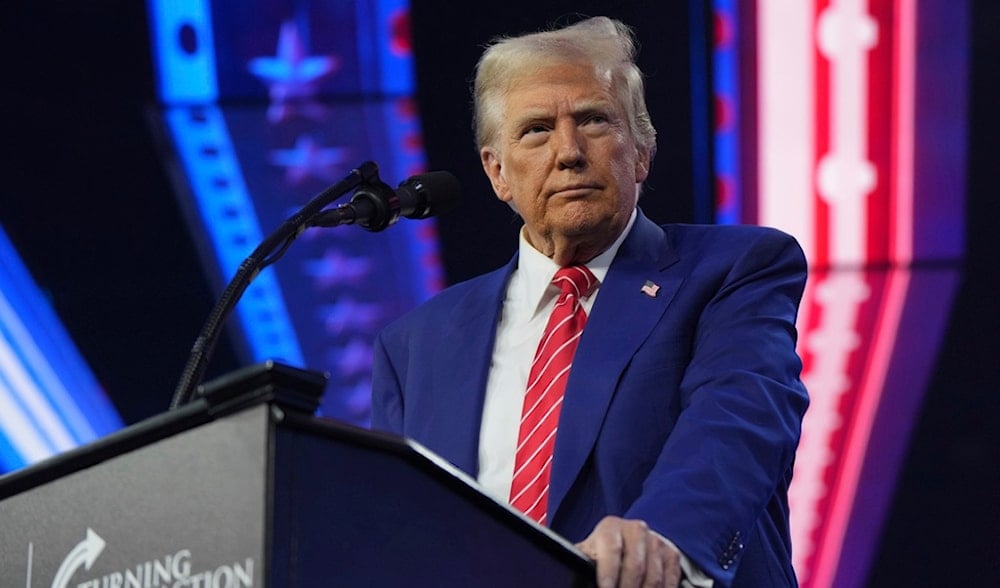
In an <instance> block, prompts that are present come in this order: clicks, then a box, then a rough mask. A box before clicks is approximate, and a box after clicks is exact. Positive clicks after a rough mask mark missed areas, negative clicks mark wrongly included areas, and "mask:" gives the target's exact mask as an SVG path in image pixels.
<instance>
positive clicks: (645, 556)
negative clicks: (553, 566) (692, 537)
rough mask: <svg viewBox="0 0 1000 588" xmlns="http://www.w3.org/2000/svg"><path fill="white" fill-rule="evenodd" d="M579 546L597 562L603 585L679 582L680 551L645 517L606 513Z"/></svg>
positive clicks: (633, 587)
mask: <svg viewBox="0 0 1000 588" xmlns="http://www.w3.org/2000/svg"><path fill="white" fill-rule="evenodd" d="M577 547H579V549H580V550H581V551H583V553H585V554H586V555H587V556H588V557H590V558H591V559H593V560H594V561H595V562H596V564H597V585H598V586H599V587H600V588H612V587H615V586H620V587H622V588H640V587H643V588H654V587H655V588H659V587H669V588H673V587H675V586H677V585H678V584H679V583H680V579H681V569H680V552H679V551H678V550H677V548H676V547H675V546H674V545H673V544H672V543H670V541H668V540H666V539H665V538H664V537H663V536H661V535H659V534H658V533H656V532H654V531H652V530H651V529H650V528H649V527H648V526H647V525H646V523H645V522H643V521H638V520H625V519H621V518H619V517H605V518H604V519H602V520H601V522H600V523H598V525H597V526H596V527H595V528H594V531H593V532H592V533H591V534H590V535H589V536H588V537H587V538H586V539H584V540H583V541H582V542H581V543H579V544H578V545H577Z"/></svg>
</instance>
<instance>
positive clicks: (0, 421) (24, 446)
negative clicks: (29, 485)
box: [0, 349, 53, 463]
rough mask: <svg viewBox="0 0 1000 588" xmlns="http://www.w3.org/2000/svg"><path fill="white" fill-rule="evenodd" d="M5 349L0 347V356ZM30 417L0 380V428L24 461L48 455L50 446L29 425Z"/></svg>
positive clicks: (29, 461) (37, 459)
mask: <svg viewBox="0 0 1000 588" xmlns="http://www.w3.org/2000/svg"><path fill="white" fill-rule="evenodd" d="M4 354H5V351H4V350H2V349H0V356H2V355H4ZM30 423H31V418H30V417H29V416H28V414H27V413H25V412H24V411H23V410H22V409H21V406H20V404H18V402H17V401H16V400H14V393H13V391H12V390H11V389H10V388H9V387H8V386H7V385H6V384H5V383H4V382H3V381H2V380H0V430H2V431H3V434H4V436H5V437H6V438H7V441H8V442H10V444H11V445H12V446H13V447H14V449H15V450H16V451H17V452H18V453H19V454H20V455H21V457H22V458H23V459H24V460H25V462H26V463H34V462H36V461H39V460H42V459H45V458H47V457H50V456H51V455H52V453H53V451H52V447H51V446H50V445H49V444H48V442H47V441H46V440H45V439H44V438H42V436H41V435H39V432H38V431H37V430H36V429H35V428H34V427H32V426H31V424H30Z"/></svg>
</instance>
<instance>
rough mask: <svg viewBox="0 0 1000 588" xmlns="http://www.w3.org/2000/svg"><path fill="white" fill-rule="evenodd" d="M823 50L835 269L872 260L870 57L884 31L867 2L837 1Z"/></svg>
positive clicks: (826, 184)
mask: <svg viewBox="0 0 1000 588" xmlns="http://www.w3.org/2000/svg"><path fill="white" fill-rule="evenodd" d="M818 32H819V34H818V40H819V48H820V51H821V52H822V53H823V54H824V55H825V56H826V58H827V59H828V60H829V63H830V113H829V114H830V152H829V153H827V154H824V155H823V157H822V159H821V160H820V163H819V172H818V179H819V181H818V187H819V194H820V197H821V198H822V199H823V200H824V201H826V203H827V204H828V205H829V206H830V235H831V243H830V263H832V264H840V263H843V264H851V265H861V264H863V263H864V262H866V261H868V259H867V253H868V251H867V241H868V240H867V234H866V231H867V230H868V214H867V208H866V207H867V196H868V195H869V193H871V191H872V189H873V188H874V187H875V182H876V181H877V176H876V170H875V166H874V165H873V164H872V163H871V161H869V160H868V155H867V151H868V52H869V51H870V50H871V48H872V47H873V46H874V45H875V42H876V40H877V38H878V28H877V26H876V24H875V22H874V20H873V19H872V18H871V16H869V14H868V3H867V2H866V1H865V0H834V2H833V3H832V4H831V6H830V7H828V8H827V9H826V10H824V11H823V13H822V14H820V17H819V31H818Z"/></svg>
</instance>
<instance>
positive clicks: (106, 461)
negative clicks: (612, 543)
mask: <svg viewBox="0 0 1000 588" xmlns="http://www.w3.org/2000/svg"><path fill="white" fill-rule="evenodd" d="M293 371H295V372H297V370H289V369H288V368H280V369H278V370H277V373H276V372H275V369H274V366H268V369H266V370H264V372H263V373H262V372H253V373H250V375H249V376H247V375H246V374H242V375H239V376H237V377H233V378H230V379H228V380H227V381H224V382H222V384H221V385H220V386H219V387H218V389H217V390H215V391H214V393H211V394H209V395H208V396H207V397H203V398H201V399H199V400H198V401H196V402H194V403H192V404H189V405H186V406H184V407H182V408H181V409H179V410H176V411H172V412H170V413H167V414H165V415H161V416H159V417H155V418H153V419H150V420H149V421H144V422H143V423H139V424H138V425H135V426H133V427H129V428H128V429H125V430H123V431H121V432H120V433H117V434H115V435H112V436H110V437H108V438H105V439H103V440H101V441H98V442H97V443H94V444H92V445H89V446H86V447H83V448H80V449H78V450H74V451H73V452H70V453H67V454H65V455H63V456H59V457H57V458H54V459H52V460H49V461H47V462H44V463H41V464H38V465H36V466H33V467H31V468H27V469H25V470H21V471H19V472H15V473H14V474H11V475H8V476H4V477H0V578H2V579H3V582H2V584H3V585H5V586H6V585H10V586H53V587H56V586H59V587H62V586H73V587H77V586H82V587H91V586H93V587H95V588H98V587H105V586H122V587H125V586H142V587H145V586H204V587H213V586H225V587H241V586H275V587H284V586H518V587H528V586H545V587H549V586H591V585H593V567H592V565H591V563H590V562H589V561H588V560H586V559H585V558H584V557H583V556H582V555H581V554H580V553H579V552H578V551H576V550H575V549H574V548H573V547H572V546H571V545H570V544H568V543H567V542H565V541H564V540H562V539H561V538H559V537H557V536H556V535H554V534H552V533H551V532H549V531H548V530H546V529H542V528H540V527H538V526H536V525H534V524H533V523H531V522H530V521H528V520H526V519H524V518H523V517H521V516H520V515H519V514H518V513H516V512H514V511H513V510H511V509H510V508H508V507H507V506H506V505H503V504H500V503H498V502H496V501H494V500H492V499H490V498H488V497H487V496H486V495H484V494H482V493H481V492H480V491H479V490H478V489H477V488H476V486H475V484H474V482H472V481H470V480H469V479H468V478H467V477H466V476H464V475H463V474H461V473H460V472H458V471H456V470H455V469H454V468H452V467H450V466H448V465H447V464H444V463H443V462H441V460H440V459H439V458H437V457H436V456H434V455H433V454H431V453H430V452H429V451H427V450H425V449H423V448H421V447H420V446H419V445H417V444H415V443H413V442H411V441H407V440H404V439H400V438H397V437H394V436H391V435H384V434H379V433H375V432H371V431H367V430H364V429H358V428H355V427H350V426H347V425H342V424H339V423H336V422H333V421H329V420H325V419H321V418H316V417H313V416H311V413H310V412H309V411H310V410H311V408H310V406H312V405H311V401H310V400H309V398H310V396H311V395H310V394H309V393H303V388H309V387H312V388H314V389H316V388H318V389H321V388H322V382H318V381H313V382H312V383H311V384H310V383H303V380H302V378H303V377H305V378H306V379H308V373H307V372H306V373H303V374H305V376H303V374H292V373H291V372H293ZM289 374H291V376H290V375H289ZM283 378H286V380H285V381H284V382H281V381H280V380H282V379H283ZM276 379H277V380H279V381H278V383H275V381H276ZM314 391H315V390H314ZM314 395H315V398H316V399H317V400H318V393H317V394H314Z"/></svg>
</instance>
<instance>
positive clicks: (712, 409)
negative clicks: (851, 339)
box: [372, 212, 808, 587]
mask: <svg viewBox="0 0 1000 588" xmlns="http://www.w3.org/2000/svg"><path fill="white" fill-rule="evenodd" d="M516 263H517V260H516V257H515V259H513V260H512V261H511V262H510V263H509V264H508V265H507V266H506V267H504V268H501V269H499V270H497V271H494V272H492V273H488V274H485V275H482V276H479V277H477V278H474V279H472V280H469V281H467V282H464V283H461V284H458V285H456V286H453V287H451V288H449V289H447V290H445V291H444V292H442V293H440V294H439V295H437V296H436V297H434V298H433V299H431V300H430V301H428V302H427V303H426V304H424V305H422V306H421V307H419V308H418V309H416V310H415V311H414V312H412V313H409V314H408V315H406V316H405V317H403V318H402V319H400V320H398V321H396V322H395V323H393V324H391V325H390V326H389V327H387V328H386V329H385V330H384V331H383V332H382V333H381V334H380V336H379V338H378V340H377V342H376V345H375V366H374V375H373V380H374V382H373V406H372V411H373V412H372V424H373V427H374V428H378V429H382V430H388V431H391V432H395V433H397V434H401V435H405V436H407V437H410V438H412V439H415V440H417V441H418V442H420V443H421V444H423V445H425V446H426V447H428V448H430V449H431V450H433V451H435V452H436V453H438V454H440V455H441V456H442V457H444V458H445V459H447V460H448V461H450V462H451V463H453V464H454V465H456V466H457V467H459V468H460V469H462V470H464V471H465V472H467V473H469V474H470V475H472V476H476V474H477V454H478V443H479V428H480V422H481V415H482V410H483V397H484V393H485V389H486V379H487V376H488V373H489V366H490V358H491V355H492V352H493V340H494V336H495V333H496V326H497V321H498V318H499V314H498V313H499V311H500V308H501V305H502V303H503V299H504V293H505V288H506V284H507V280H508V278H509V276H510V274H511V271H512V270H513V269H514V268H515V267H516ZM805 275H806V265H805V259H804V257H803V255H802V251H801V249H800V248H799V247H798V245H797V244H796V242H795V241H794V240H793V239H792V238H791V237H789V236H787V235H785V234H784V233H781V232H779V231H776V230H773V229H765V228H760V227H748V226H694V225H665V226H663V227H659V226H657V225H656V224H655V223H653V222H652V221H650V220H648V219H647V218H646V217H645V216H643V215H642V214H641V212H640V214H639V216H638V218H637V219H636V223H635V225H634V227H633V230H632V231H631V233H630V234H629V235H628V237H627V238H626V240H625V241H624V243H623V244H622V247H621V249H620V250H619V252H618V254H617V256H616V257H615V259H614V261H613V263H612V264H611V267H610V269H609V271H608V274H607V276H606V277H605V280H604V282H603V283H602V284H601V287H600V290H599V293H598V295H597V299H596V301H595V303H594V306H593V308H592V309H591V312H590V315H589V318H588V320H587V326H586V328H585V330H584V333H583V336H582V338H581V341H580V344H579V347H578V349H577V352H576V357H575V359H574V361H573V368H572V371H571V373H570V377H569V381H568V383H567V387H566V394H565V398H564V401H563V407H562V412H561V415H560V419H559V433H558V435H557V438H556V446H555V454H554V457H553V465H552V478H551V485H550V495H549V506H548V521H550V524H551V528H552V529H553V530H554V531H556V532H557V533H560V534H561V535H563V536H564V537H566V538H567V539H569V540H571V541H574V542H576V541H580V540H582V539H583V538H585V537H586V536H587V535H588V534H589V533H590V532H591V531H592V530H593V528H594V526H595V525H596V524H597V523H598V521H600V519H601V518H602V517H604V516H605V515H617V516H621V517H625V518H634V519H642V520H644V521H646V522H647V523H648V524H649V526H650V527H651V528H652V529H654V530H656V531H658V532H659V533H661V534H662V535H664V536H665V537H667V538H669V539H671V540H672V541H673V542H674V543H675V544H677V546H678V547H679V548H680V549H681V550H682V551H683V552H684V553H685V554H686V555H687V557H689V558H691V559H692V560H693V561H694V562H695V563H696V564H697V565H698V566H700V567H701V568H702V570H704V571H705V572H706V573H707V574H708V575H710V576H712V577H713V578H715V580H716V585H717V586H729V585H732V586H767V587H774V586H792V585H795V584H796V580H795V577H794V572H793V571H792V568H791V554H790V545H789V536H788V504H787V488H788V484H789V481H790V480H791V472H792V462H793V458H794V452H795V447H796V445H797V443H798V438H799V431H800V423H801V419H802V414H803V413H804V412H805V409H806V405H807V403H808V401H807V397H806V392H805V389H804V388H803V386H802V384H801V382H800V381H799V372H800V370H801V363H800V361H799V358H798V356H797V355H796V353H795V349H794V348H795V340H796V331H795V316H796V312H797V307H798V303H799V299H800V297H801V295H802V290H803V287H804V285H805ZM647 280H649V281H651V282H653V283H654V284H656V285H658V286H659V290H658V291H657V293H656V295H655V296H649V295H647V294H645V293H643V292H642V291H641V289H642V286H643V285H644V284H645V283H646V281H647Z"/></svg>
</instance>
